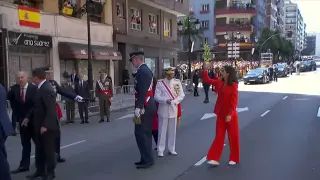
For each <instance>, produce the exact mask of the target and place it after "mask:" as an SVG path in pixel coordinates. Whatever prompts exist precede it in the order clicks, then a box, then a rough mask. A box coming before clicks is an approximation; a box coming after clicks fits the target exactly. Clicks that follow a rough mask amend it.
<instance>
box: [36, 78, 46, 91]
mask: <svg viewBox="0 0 320 180" xmlns="http://www.w3.org/2000/svg"><path fill="white" fill-rule="evenodd" d="M46 81H47V80H46V79H44V80H43V81H41V82H40V83H39V84H38V89H40V88H41V86H42V85H43V83H44V82H46Z"/></svg>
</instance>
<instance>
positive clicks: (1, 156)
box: [0, 84, 14, 180]
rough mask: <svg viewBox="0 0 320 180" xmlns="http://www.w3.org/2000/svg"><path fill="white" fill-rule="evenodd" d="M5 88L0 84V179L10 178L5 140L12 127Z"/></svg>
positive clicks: (10, 133) (7, 179)
mask: <svg viewBox="0 0 320 180" xmlns="http://www.w3.org/2000/svg"><path fill="white" fill-rule="evenodd" d="M6 99H7V95H6V90H5V88H4V87H3V86H2V85H1V84H0V177H1V180H11V176H10V172H9V169H10V168H9V164H8V160H7V152H6V148H5V142H6V139H7V137H8V136H10V135H12V134H13V133H14V132H13V128H12V125H11V123H10V119H9V116H8V112H7V108H6Z"/></svg>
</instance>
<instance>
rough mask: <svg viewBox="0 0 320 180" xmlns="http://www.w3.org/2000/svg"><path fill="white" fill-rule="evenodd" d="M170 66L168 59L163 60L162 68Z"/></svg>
mask: <svg viewBox="0 0 320 180" xmlns="http://www.w3.org/2000/svg"><path fill="white" fill-rule="evenodd" d="M170 66H171V60H170V59H168V58H164V59H163V68H164V69H166V68H168V67H170Z"/></svg>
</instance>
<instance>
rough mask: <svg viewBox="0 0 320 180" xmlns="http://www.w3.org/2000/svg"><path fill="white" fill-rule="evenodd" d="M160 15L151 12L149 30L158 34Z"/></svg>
mask: <svg viewBox="0 0 320 180" xmlns="http://www.w3.org/2000/svg"><path fill="white" fill-rule="evenodd" d="M157 27H158V17H157V16H156V15H154V14H149V32H150V33H153V34H157V33H158V32H157V29H158V28H157Z"/></svg>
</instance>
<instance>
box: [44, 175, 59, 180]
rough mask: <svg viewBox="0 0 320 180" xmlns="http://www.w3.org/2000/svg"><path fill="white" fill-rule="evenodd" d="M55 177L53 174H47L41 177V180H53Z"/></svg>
mask: <svg viewBox="0 0 320 180" xmlns="http://www.w3.org/2000/svg"><path fill="white" fill-rule="evenodd" d="M55 177H56V176H55V175H53V174H48V175H47V176H42V178H41V180H53V179H54V178H55Z"/></svg>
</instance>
